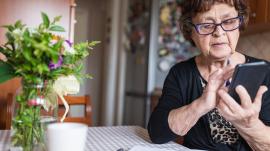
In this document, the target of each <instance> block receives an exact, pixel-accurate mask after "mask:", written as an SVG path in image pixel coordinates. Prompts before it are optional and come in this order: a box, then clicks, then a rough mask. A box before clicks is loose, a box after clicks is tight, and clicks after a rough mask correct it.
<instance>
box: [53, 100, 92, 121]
mask: <svg viewBox="0 0 270 151" xmlns="http://www.w3.org/2000/svg"><path fill="white" fill-rule="evenodd" d="M64 98H65V100H66V101H67V103H68V104H69V106H72V105H83V106H84V108H85V110H84V116H83V117H71V116H70V112H69V113H68V115H67V117H66V119H65V120H64V122H79V123H85V124H87V125H88V126H92V107H91V100H90V96H88V95H84V96H65V97H64ZM58 104H59V109H58V117H59V119H60V118H61V117H62V115H63V114H64V112H65V107H64V104H63V102H62V101H61V100H58Z"/></svg>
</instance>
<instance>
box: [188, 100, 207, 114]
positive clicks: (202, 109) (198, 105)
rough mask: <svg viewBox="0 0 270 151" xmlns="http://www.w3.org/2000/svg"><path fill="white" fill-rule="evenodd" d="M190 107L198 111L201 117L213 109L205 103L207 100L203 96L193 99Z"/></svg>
mask: <svg viewBox="0 0 270 151" xmlns="http://www.w3.org/2000/svg"><path fill="white" fill-rule="evenodd" d="M190 108H191V110H192V111H193V113H196V114H197V115H198V116H199V117H201V116H203V115H204V114H206V113H208V112H209V111H210V110H211V109H212V108H210V107H209V106H208V105H207V104H206V103H205V100H204V99H203V98H202V97H201V98H198V99H197V100H195V101H193V102H192V103H191V104H190Z"/></svg>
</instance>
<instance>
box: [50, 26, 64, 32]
mask: <svg viewBox="0 0 270 151" xmlns="http://www.w3.org/2000/svg"><path fill="white" fill-rule="evenodd" d="M49 30H50V31H58V32H65V29H64V28H63V27H62V26H58V25H52V26H51V27H50V28H49Z"/></svg>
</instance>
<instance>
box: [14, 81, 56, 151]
mask: <svg viewBox="0 0 270 151" xmlns="http://www.w3.org/2000/svg"><path fill="white" fill-rule="evenodd" d="M51 85H52V84H51V82H50V81H46V82H38V83H33V82H26V81H25V80H22V86H21V88H20V89H19V90H18V92H17V94H16V98H15V100H14V105H13V109H14V110H13V119H12V136H11V143H12V145H11V149H10V150H11V151H12V150H16V151H18V150H22V151H45V150H46V149H45V143H46V142H45V140H46V139H45V138H46V137H45V131H46V127H47V124H49V123H53V122H56V121H57V118H58V117H57V113H58V112H57V110H58V103H57V95H56V94H55V93H53V90H52V86H51Z"/></svg>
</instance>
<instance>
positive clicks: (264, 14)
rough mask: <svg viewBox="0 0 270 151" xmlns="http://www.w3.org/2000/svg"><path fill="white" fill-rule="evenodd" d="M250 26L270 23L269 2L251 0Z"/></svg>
mask: <svg viewBox="0 0 270 151" xmlns="http://www.w3.org/2000/svg"><path fill="white" fill-rule="evenodd" d="M249 2H250V9H251V11H250V25H254V24H255V25H256V24H265V23H269V22H270V20H269V14H270V8H269V5H270V2H269V0H250V1H249Z"/></svg>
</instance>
